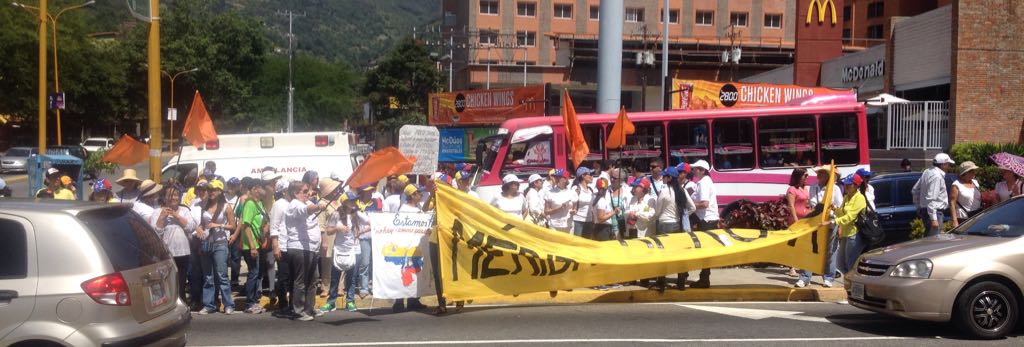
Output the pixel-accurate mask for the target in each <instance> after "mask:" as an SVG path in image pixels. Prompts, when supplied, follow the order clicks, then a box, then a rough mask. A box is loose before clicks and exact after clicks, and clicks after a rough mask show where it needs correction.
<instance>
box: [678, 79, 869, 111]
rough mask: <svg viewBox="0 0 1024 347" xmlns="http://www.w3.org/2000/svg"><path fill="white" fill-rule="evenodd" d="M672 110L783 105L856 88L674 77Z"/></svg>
mask: <svg viewBox="0 0 1024 347" xmlns="http://www.w3.org/2000/svg"><path fill="white" fill-rule="evenodd" d="M671 93H672V96H671V98H672V99H671V100H672V109H673V110H706V109H713V108H723V107H725V108H728V107H757V106H782V105H785V104H786V103H788V102H790V101H792V100H794V99H799V98H803V97H807V96H821V95H833V94H853V93H855V92H854V91H853V89H831V88H812V87H803V86H798V85H791V84H768V83H738V82H711V81H701V80H682V79H673V80H672V91H671Z"/></svg>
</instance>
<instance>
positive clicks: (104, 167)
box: [82, 149, 119, 176]
mask: <svg viewBox="0 0 1024 347" xmlns="http://www.w3.org/2000/svg"><path fill="white" fill-rule="evenodd" d="M105 154H107V150H105V149H101V150H98V151H95V152H89V156H88V157H86V158H85V162H84V163H82V171H83V172H87V173H89V174H92V175H95V176H100V175H102V174H103V173H107V174H113V173H114V171H117V169H118V167H119V166H118V165H117V164H114V163H108V162H105V161H103V155H105Z"/></svg>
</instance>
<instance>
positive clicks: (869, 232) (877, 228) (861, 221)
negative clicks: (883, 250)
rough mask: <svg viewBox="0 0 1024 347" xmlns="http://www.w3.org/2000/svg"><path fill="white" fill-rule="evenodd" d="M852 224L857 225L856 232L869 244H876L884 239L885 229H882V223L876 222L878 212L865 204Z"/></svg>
mask: <svg viewBox="0 0 1024 347" xmlns="http://www.w3.org/2000/svg"><path fill="white" fill-rule="evenodd" d="M854 225H856V226H857V232H858V233H860V234H861V235H862V236H863V237H864V241H865V242H867V244H869V245H876V244H878V243H879V242H882V240H884V239H885V230H882V225H881V224H880V223H879V222H878V213H876V212H875V210H874V209H872V208H871V206H866V207H865V208H864V210H863V211H861V212H860V214H859V215H857V220H856V221H854Z"/></svg>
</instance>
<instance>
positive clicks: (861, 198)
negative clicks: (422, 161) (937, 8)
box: [0, 153, 1024, 321]
mask: <svg viewBox="0 0 1024 347" xmlns="http://www.w3.org/2000/svg"><path fill="white" fill-rule="evenodd" d="M954 164H955V163H954V162H953V160H952V159H950V158H949V156H948V155H946V154H944V153H943V154H939V155H937V156H936V157H935V159H934V160H933V167H931V168H929V169H927V170H925V171H924V173H923V174H922V176H921V178H920V180H919V181H918V183H917V184H916V185H915V186H914V188H913V190H912V194H913V200H914V203H915V205H917V207H918V211H919V215H920V217H921V219H922V221H924V225H925V227H926V233H925V234H926V235H928V236H930V235H934V234H936V233H938V232H939V230H941V229H940V228H941V221H943V220H944V218H943V214H947V213H948V214H949V216H950V217H951V222H952V224H953V225H954V226H955V225H957V224H958V223H960V222H961V221H963V220H965V219H966V218H969V217H971V216H973V215H974V214H976V213H978V212H979V211H981V192H982V190H983V188H982V187H980V186H979V184H978V182H977V181H976V180H975V179H974V175H975V172H976V170H977V169H978V167H977V166H976V165H975V164H974V163H972V162H964V163H962V164H960V166H959V169H958V170H957V171H958V172H957V173H958V179H957V180H956V181H955V182H953V184H952V186H951V187H950V188H949V189H948V190H949V191H948V192H947V187H946V184H945V180H944V177H945V174H946V172H949V171H951V170H952V169H953V165H954ZM710 169H711V168H710V165H709V164H708V163H707V162H706V161H704V160H697V161H695V162H693V163H692V164H689V163H680V164H679V165H676V166H671V167H665V166H664V165H663V162H662V161H661V160H659V159H654V160H651V161H650V166H649V170H644V171H641V170H635V169H634V168H630V167H620V166H618V165H616V164H615V163H612V162H595V163H593V165H592V166H591V167H587V166H581V167H579V168H577V169H576V170H575V175H573V174H572V173H571V172H569V171H566V170H562V169H556V170H550V171H549V172H548V173H547V175H546V176H541V175H539V174H534V175H531V176H529V177H528V178H527V180H526V181H523V180H521V179H520V178H519V177H518V176H516V175H512V174H509V175H505V176H504V177H503V178H502V182H503V184H502V186H501V194H500V195H499V196H497V197H494V198H493V199H492V200H491V201H487V203H489V204H491V205H492V206H494V207H495V208H497V209H499V210H501V211H504V212H505V213H508V214H511V215H514V216H516V217H519V218H523V219H524V220H526V221H529V222H531V223H534V224H537V225H540V226H544V227H547V228H550V229H553V230H556V231H559V232H565V233H569V234H572V235H575V236H578V237H583V238H587V239H591V240H595V241H606V240H627V239H633V238H643V237H651V236H655V235H662V234H670V233H692V232H693V231H695V230H696V231H700V230H711V229H717V228H719V227H721V226H722V225H721V223H720V219H721V218H720V217H719V209H718V201H717V194H716V189H715V183H714V181H713V180H712V179H711V177H710V176H709V175H708V173H709V171H710ZM831 169H832V168H831V167H830V166H828V165H825V166H820V167H814V168H811V169H810V171H808V170H807V169H804V168H795V169H794V170H793V173H792V176H791V177H790V182H789V187H788V188H787V190H786V191H785V192H784V196H785V201H786V203H787V205H788V206H789V210H790V216H789V222H790V223H794V222H796V221H797V220H799V219H801V218H804V217H805V216H808V215H810V214H812V213H814V211H815V209H816V208H819V209H820V206H822V205H823V204H824V201H822V200H823V199H824V195H825V191H826V190H827V188H828V182H829V176H828V173H829V172H830V171H831ZM216 170H217V168H216V164H215V163H214V162H207V163H206V164H205V167H204V170H203V173H202V174H201V175H199V174H197V172H195V171H193V172H192V173H190V174H189V175H187V176H186V177H185V178H184V179H183V180H182V181H180V182H177V181H174V182H164V184H160V183H156V182H154V181H151V180H148V179H146V180H143V179H140V178H139V177H138V176H137V174H136V172H135V170H133V169H126V170H124V172H123V174H122V177H120V178H118V179H117V180H116V181H115V182H114V183H116V184H117V185H118V186H120V189H119V190H118V191H117V192H116V193H115V192H114V191H113V189H114V186H113V184H111V182H110V181H109V180H107V179H97V180H96V181H95V183H94V184H93V185H92V192H91V194H90V195H89V200H90V201H95V202H115V203H128V204H131V207H132V210H133V211H135V212H136V213H138V214H139V216H141V217H142V218H143V219H145V220H146V221H148V222H149V223H150V224H151V225H152V226H153V228H154V229H155V230H156V231H157V233H158V235H159V236H160V237H161V239H162V240H163V241H164V243H165V244H166V246H167V248H168V250H169V252H170V254H171V256H172V257H173V259H174V262H175V264H176V265H177V267H178V269H180V271H179V272H178V276H179V278H178V284H179V288H178V289H179V290H178V293H179V295H180V297H181V299H182V300H183V301H184V302H186V303H189V304H190V305H191V307H192V309H193V311H196V312H198V314H210V313H214V312H218V311H221V310H222V312H223V313H225V314H233V313H235V307H234V300H233V294H234V293H235V292H238V293H239V294H240V295H242V296H244V297H245V307H244V308H242V310H243V311H244V312H246V313H251V314H260V313H264V312H265V311H266V310H267V308H269V309H272V310H274V314H275V315H276V316H279V317H284V318H291V319H296V320H300V321H309V320H313V319H314V317H317V316H320V315H323V314H325V313H327V312H331V311H334V310H336V309H338V308H343V309H345V310H348V311H355V310H356V309H357V307H356V301H355V299H356V298H357V297H366V296H368V295H371V293H372V266H371V259H372V258H371V242H372V241H371V239H370V222H369V219H370V218H369V215H368V213H371V212H429V211H431V210H432V209H433V208H434V206H433V203H432V201H433V200H431V199H430V196H431V194H433V191H434V190H433V184H434V182H440V184H447V185H450V186H452V187H455V188H457V189H459V190H461V191H463V192H466V193H468V194H469V195H470V196H473V197H477V198H479V195H477V194H476V192H474V191H473V190H472V183H473V177H474V174H473V172H472V170H471V169H470V166H468V165H462V164H460V165H457V166H450V167H446V168H444V169H443V171H442V172H438V173H437V174H435V175H434V176H433V177H432V179H427V178H426V177H423V178H422V181H423V182H425V185H422V186H421V185H416V184H415V183H414V182H412V181H410V179H409V178H408V177H406V176H395V177H390V178H388V179H386V180H384V181H383V183H381V184H380V185H378V184H371V185H367V186H364V187H349V188H348V189H347V190H343V189H341V186H342V182H340V180H338V179H337V177H332V178H323V179H321V178H320V176H319V174H318V173H317V172H314V171H308V172H306V173H305V174H304V176H303V178H302V180H299V181H289V180H287V179H285V178H283V177H282V175H281V174H279V173H276V172H275V171H274V169H273V168H272V167H267V168H265V169H264V170H263V171H262V172H261V174H260V177H259V178H250V177H244V178H241V179H239V178H230V179H227V180H225V179H224V178H223V177H221V176H219V175H217V173H216ZM810 173H814V174H815V176H816V182H815V183H813V184H809V183H808V179H809V176H810ZM871 176H872V173H871V172H869V171H867V170H864V169H861V170H858V171H857V172H855V173H853V174H850V175H847V176H845V177H836V183H837V184H836V185H835V186H834V187H833V189H834V191H835V192H836V194H834V195H833V196H832V201H831V202H830V204H831V205H832V206H833V212H832V214H831V215H830V216H829V218H828V221H827V222H825V223H824V225H826V226H828V227H829V229H830V230H831V233H830V234H831V235H830V237H829V241H828V244H829V246H828V248H829V257H828V261H827V264H826V271H825V273H824V274H821V275H822V277H823V281H822V285H823V286H825V287H831V286H832V285H833V280H834V279H835V278H836V276H839V275H840V274H841V273H845V272H847V271H849V270H851V269H852V268H854V266H855V264H854V262H855V261H856V259H857V257H858V256H859V255H860V254H861V252H862V251H863V250H864V249H865V247H866V246H868V245H866V244H865V242H866V241H865V239H864V238H863V237H862V236H861V234H860V233H858V230H857V226H856V223H855V221H856V220H857V217H858V216H859V215H860V214H861V213H862V211H864V210H866V209H871V210H873V209H874V188H873V187H872V186H871V184H870V178H871ZM1003 178H1004V180H1003V181H1002V182H999V183H998V184H997V185H996V186H995V187H994V192H995V195H997V196H998V199H999V200H1000V201H1003V200H1007V199H1009V198H1011V197H1014V196H1018V195H1021V192H1022V191H1024V180H1021V177H1020V176H1018V175H1017V174H1015V173H1013V172H1012V171H1009V170H1003ZM0 184H3V182H2V181H0ZM5 188H6V187H5V186H0V190H3V189H5ZM76 190H77V188H76V187H75V186H74V184H73V183H72V180H71V179H70V178H69V177H68V176H67V175H64V174H62V173H61V172H60V171H58V170H56V169H49V170H48V171H47V172H46V176H45V187H44V188H43V189H40V190H39V191H38V192H37V193H36V196H37V197H39V198H53V199H68V200H72V199H74V197H75V192H76ZM8 194H9V193H8ZM243 261H244V262H245V264H246V269H247V273H246V276H245V279H246V281H245V283H244V284H239V283H238V279H239V275H240V271H241V263H242V262H243ZM688 275H689V274H687V273H681V274H678V275H677V276H676V281H675V283H674V286H675V288H676V289H679V290H684V289H685V288H686V286H687V285H688V286H689V287H691V288H707V287H709V286H710V285H711V282H710V271H709V270H708V269H703V270H701V271H700V273H699V278H698V279H697V281H694V282H690V283H689V284H687V279H688ZM791 275H793V276H795V277H798V279H797V281H796V283H795V285H796V286H797V287H804V286H807V285H808V284H810V282H811V281H810V280H811V277H812V275H813V274H812V273H810V272H809V271H799V270H798V269H792V271H791ZM666 282H667V281H666V278H664V277H661V278H656V279H653V281H651V279H648V280H643V281H638V282H636V284H639V285H643V286H648V287H649V288H651V289H656V290H661V291H664V290H665V289H666V288H668V284H667V283H666ZM609 285H610V286H611V287H615V286H619V285H620V284H609ZM607 288H609V286H598V287H597V289H607ZM341 291H343V294H344V304H343V305H342V306H338V305H337V304H338V302H337V301H338V298H339V296H340V295H342V293H341ZM317 295H319V296H321V297H323V298H326V299H327V303H326V304H325V305H323V306H321V307H319V308H317V307H314V305H315V304H314V303H315V298H316V296H317ZM263 296H267V297H268V299H269V305H267V306H264V305H261V301H260V300H261V299H262V297H263ZM440 301H441V304H440V307H439V308H438V309H439V311H442V312H443V311H444V303H443V300H440ZM456 304H457V307H461V305H462V303H461V302H459V303H456ZM423 308H425V306H424V305H423V304H422V303H420V301H419V299H418V298H410V299H408V300H397V301H396V302H395V304H394V306H393V309H394V310H395V311H402V310H405V309H409V310H419V309H423Z"/></svg>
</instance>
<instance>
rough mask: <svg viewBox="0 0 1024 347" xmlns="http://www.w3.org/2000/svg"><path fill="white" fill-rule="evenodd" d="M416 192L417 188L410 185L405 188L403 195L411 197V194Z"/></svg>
mask: <svg viewBox="0 0 1024 347" xmlns="http://www.w3.org/2000/svg"><path fill="white" fill-rule="evenodd" d="M418 191H419V188H416V186H415V185H412V184H410V185H407V186H405V195H409V196H412V194H413V193H416V192H418Z"/></svg>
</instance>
